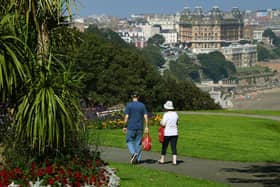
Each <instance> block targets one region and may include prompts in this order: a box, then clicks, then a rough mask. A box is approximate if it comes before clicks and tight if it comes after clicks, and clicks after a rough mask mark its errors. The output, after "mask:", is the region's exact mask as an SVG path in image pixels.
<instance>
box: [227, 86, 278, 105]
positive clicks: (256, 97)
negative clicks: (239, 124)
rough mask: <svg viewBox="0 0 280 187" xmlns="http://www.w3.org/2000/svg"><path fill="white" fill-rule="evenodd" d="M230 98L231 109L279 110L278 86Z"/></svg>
mask: <svg viewBox="0 0 280 187" xmlns="http://www.w3.org/2000/svg"><path fill="white" fill-rule="evenodd" d="M248 96H249V97H243V98H240V97H238V98H235V99H233V100H232V102H233V105H234V107H233V109H241V110H280V88H273V89H268V90H261V91H257V92H255V93H251V94H248Z"/></svg>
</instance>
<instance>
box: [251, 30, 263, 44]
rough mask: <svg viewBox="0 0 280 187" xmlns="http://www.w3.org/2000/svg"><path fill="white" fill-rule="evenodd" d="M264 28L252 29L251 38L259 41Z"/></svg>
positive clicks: (261, 38)
mask: <svg viewBox="0 0 280 187" xmlns="http://www.w3.org/2000/svg"><path fill="white" fill-rule="evenodd" d="M263 32H264V30H254V31H253V40H255V41H258V42H261V41H262V40H263Z"/></svg>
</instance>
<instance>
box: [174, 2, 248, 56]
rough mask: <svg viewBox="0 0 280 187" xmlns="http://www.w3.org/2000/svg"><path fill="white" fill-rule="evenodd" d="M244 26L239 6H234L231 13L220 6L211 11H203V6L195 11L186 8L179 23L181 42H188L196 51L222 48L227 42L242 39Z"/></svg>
mask: <svg viewBox="0 0 280 187" xmlns="http://www.w3.org/2000/svg"><path fill="white" fill-rule="evenodd" d="M243 27H244V24H243V18H242V14H241V13H240V11H239V9H238V8H232V10H231V12H230V13H224V12H222V11H220V9H219V8H218V7H213V8H212V10H211V11H209V12H203V10H202V8H201V7H196V8H195V10H194V11H193V12H192V11H191V10H190V9H189V8H184V10H183V12H182V14H181V18H180V23H179V42H180V43H186V44H188V46H189V47H190V48H192V49H193V51H194V52H195V50H196V49H197V50H207V49H220V48H221V47H223V46H225V44H226V43H235V42H238V41H239V40H240V39H242V37H243ZM200 52H201V51H200Z"/></svg>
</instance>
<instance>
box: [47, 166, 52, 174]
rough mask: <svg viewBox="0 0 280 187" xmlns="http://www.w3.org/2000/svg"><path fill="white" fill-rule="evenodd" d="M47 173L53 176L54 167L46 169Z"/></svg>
mask: <svg viewBox="0 0 280 187" xmlns="http://www.w3.org/2000/svg"><path fill="white" fill-rule="evenodd" d="M46 173H47V174H49V175H51V174H53V166H52V165H49V166H47V167H46Z"/></svg>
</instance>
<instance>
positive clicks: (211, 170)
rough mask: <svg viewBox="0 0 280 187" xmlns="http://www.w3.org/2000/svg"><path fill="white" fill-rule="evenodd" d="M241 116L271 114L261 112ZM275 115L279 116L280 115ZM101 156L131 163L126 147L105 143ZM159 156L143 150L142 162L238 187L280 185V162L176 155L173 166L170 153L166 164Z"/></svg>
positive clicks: (271, 186)
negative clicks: (251, 161) (106, 144)
mask: <svg viewBox="0 0 280 187" xmlns="http://www.w3.org/2000/svg"><path fill="white" fill-rule="evenodd" d="M196 113H197V112H196ZM207 114H209V113H207ZM215 114H216V113H215ZM217 115H235V114H217ZM236 115H238V114H236ZM239 116H246V117H259V118H262V117H264V118H268V117H267V116H258V115H239ZM272 118H273V119H274V120H280V118H279V117H272ZM272 118H269V119H272ZM101 157H102V159H104V160H105V161H113V162H120V163H129V160H130V156H129V153H128V150H127V149H121V148H113V147H102V148H101ZM159 157H160V154H159V153H156V152H143V157H142V159H143V163H141V164H140V166H143V167H148V168H153V169H159V170H163V171H169V172H174V173H178V174H183V175H187V176H191V177H195V178H201V179H207V180H211V181H216V182H221V183H226V184H230V185H231V186H236V187H280V163H266V162H258V163H244V162H231V161H219V160H207V159H196V158H191V157H183V156H177V157H178V158H177V160H178V165H176V166H174V165H172V163H171V159H172V156H171V155H167V157H166V161H167V163H166V164H158V163H157V162H156V161H157V160H158V159H159Z"/></svg>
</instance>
